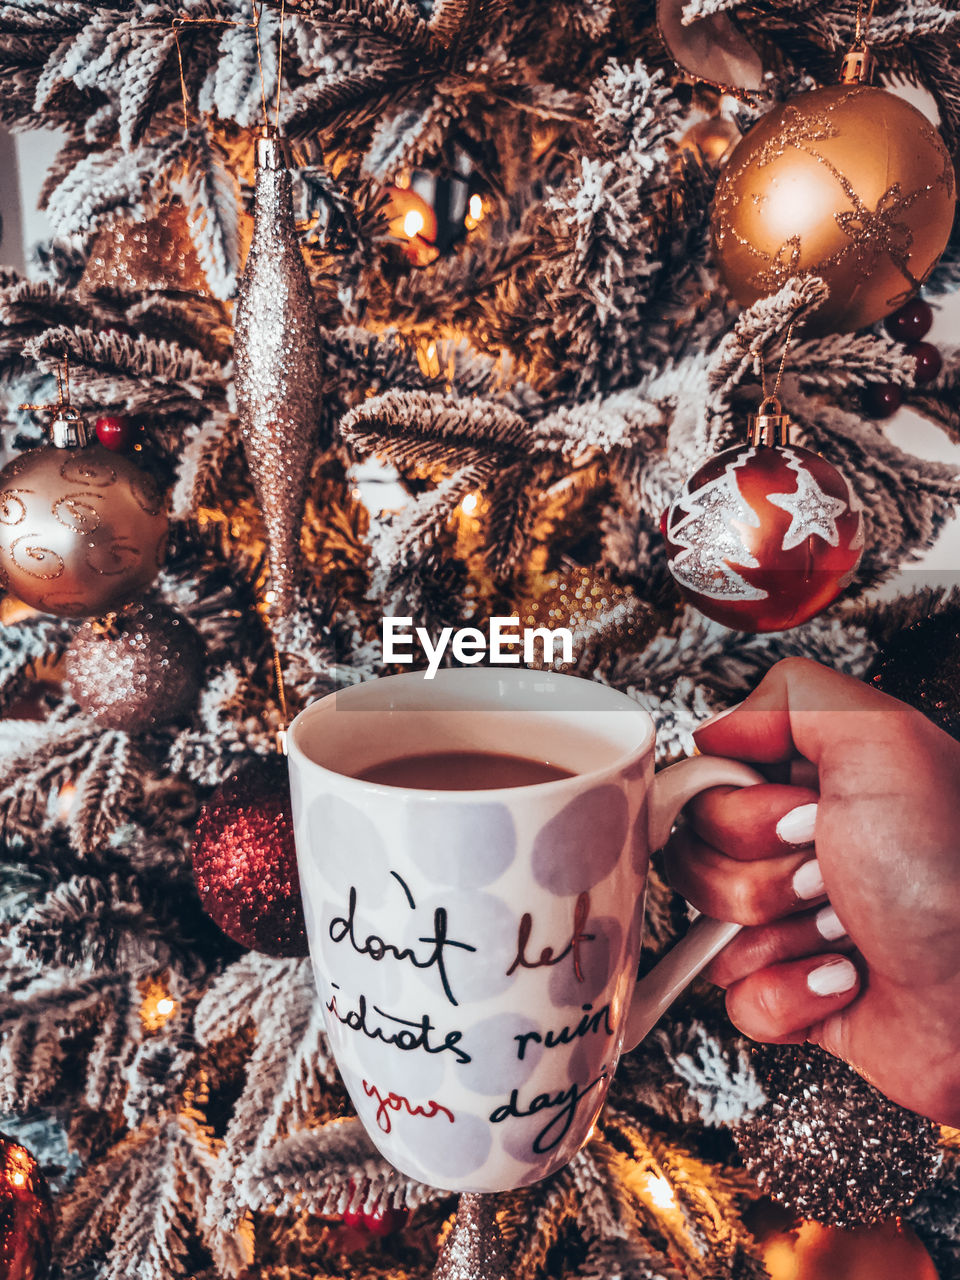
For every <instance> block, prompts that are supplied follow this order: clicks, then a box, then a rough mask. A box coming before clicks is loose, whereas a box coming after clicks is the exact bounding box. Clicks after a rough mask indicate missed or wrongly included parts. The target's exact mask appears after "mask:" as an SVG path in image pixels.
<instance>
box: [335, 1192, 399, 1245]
mask: <svg viewBox="0 0 960 1280" xmlns="http://www.w3.org/2000/svg"><path fill="white" fill-rule="evenodd" d="M365 1195H366V1192H365V1191H362V1192H358V1191H357V1187H356V1183H355V1182H354V1181H353V1179H352V1178H351V1179H350V1182H349V1183H348V1185H347V1208H346V1209H344V1211H343V1213H342V1214H341V1215H340V1219H341V1221H342V1222H343V1225H344V1226H345V1227H353V1228H354V1229H358V1228H359V1229H362V1230H365V1231H369V1232H370V1234H371V1235H373V1236H392V1235H393V1234H394V1233H395V1232H397V1231H401V1230H402V1229H403V1227H405V1226H406V1223H407V1219H408V1218H409V1217H410V1210H409V1209H404V1208H399V1209H396V1208H382V1209H370V1210H367V1209H365V1208H364V1196H365Z"/></svg>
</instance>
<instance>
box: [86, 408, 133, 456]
mask: <svg viewBox="0 0 960 1280" xmlns="http://www.w3.org/2000/svg"><path fill="white" fill-rule="evenodd" d="M94 430H95V431H96V433H97V439H98V440H99V441H100V443H101V444H102V445H103V447H104V448H105V449H110V450H111V451H112V452H113V453H126V452H127V450H128V449H129V448H130V443H131V441H132V439H133V431H132V429H131V427H130V421H129V419H128V418H121V417H117V416H115V415H113V414H106V415H105V416H104V417H102V418H98V419H97V421H96V423H95V424H94Z"/></svg>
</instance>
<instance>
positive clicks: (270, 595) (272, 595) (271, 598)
mask: <svg viewBox="0 0 960 1280" xmlns="http://www.w3.org/2000/svg"><path fill="white" fill-rule="evenodd" d="M263 598H264V600H266V602H267V604H273V603H274V602H275V601H276V598H277V593H276V592H275V591H274V590H272V589H270V590H268V591H265V592H264V593H263Z"/></svg>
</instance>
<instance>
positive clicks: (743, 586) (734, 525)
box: [668, 449, 767, 600]
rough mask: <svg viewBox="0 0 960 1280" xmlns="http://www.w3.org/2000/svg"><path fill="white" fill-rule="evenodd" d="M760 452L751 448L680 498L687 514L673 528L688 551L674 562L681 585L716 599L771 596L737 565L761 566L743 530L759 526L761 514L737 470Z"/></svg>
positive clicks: (672, 536) (674, 536) (674, 537)
mask: <svg viewBox="0 0 960 1280" xmlns="http://www.w3.org/2000/svg"><path fill="white" fill-rule="evenodd" d="M755 452H756V451H755V450H754V449H750V450H748V451H747V452H746V453H745V454H744V455H743V456H742V457H741V458H739V459H738V460H737V462H736V463H735V464H734V466H731V467H728V468H727V470H726V471H724V472H723V474H722V475H719V476H717V478H716V479H715V480H711V481H709V482H708V483H707V484H705V485H704V486H703V487H702V488H700V489H697V490H696V491H695V492H693V493H685V494H682V495H681V496H680V497H679V498H678V499H677V504H676V505H677V506H678V507H679V508H680V510H682V511H685V512H686V515H684V516H683V518H682V519H681V520H678V521H677V522H676V523H675V524H673V525H671V527H670V528H669V530H668V532H669V535H670V540H671V541H672V542H674V543H676V544H677V545H678V546H680V547H683V550H682V551H681V552H680V553H679V554H678V555H677V556H675V557H674V559H673V560H672V561H671V562H670V572H671V573H672V574H673V576H674V577H675V578H676V580H677V581H678V582H679V583H680V585H681V586H684V587H688V588H689V589H690V590H691V591H696V592H698V593H699V594H700V595H702V596H708V597H709V598H710V599H711V600H765V599H766V598H767V592H766V591H763V590H761V589H760V588H759V587H754V586H752V585H751V583H749V582H747V581H746V579H744V578H742V577H741V576H740V574H739V573H737V572H736V571H735V570H734V569H733V567H732V566H733V565H739V566H741V567H742V568H745V569H758V568H759V567H760V563H759V561H758V560H757V559H756V557H755V556H753V555H752V554H751V552H750V551H749V550H748V549H747V547H746V546H745V545H744V543H743V540H742V538H741V536H740V532H739V530H740V529H741V528H743V527H752V528H755V529H756V528H759V527H760V518H759V516H758V515H757V514H756V512H755V511H754V510H753V508H752V507H750V506H748V504H747V503H746V502H745V501H744V499H743V495H742V494H741V493H740V488H739V486H738V484H737V481H736V477H735V476H734V474H733V473H734V471H735V469H736V467H737V466H742V465H743V463H744V462H746V460H747V459H748V458H751V457H753V455H754V453H755Z"/></svg>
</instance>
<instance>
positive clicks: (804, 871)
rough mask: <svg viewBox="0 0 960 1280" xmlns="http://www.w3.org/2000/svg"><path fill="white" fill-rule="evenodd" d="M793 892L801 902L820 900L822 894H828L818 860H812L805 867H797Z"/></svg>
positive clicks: (794, 874)
mask: <svg viewBox="0 0 960 1280" xmlns="http://www.w3.org/2000/svg"><path fill="white" fill-rule="evenodd" d="M793 892H794V893H795V894H796V895H797V897H798V898H799V899H800V900H801V902H806V901H807V900H808V899H809V898H819V897H820V895H821V894H823V893H826V885H825V884H824V883H823V874H822V872H821V870H820V863H819V862H818V861H817V860H816V858H811V859H810V861H809V862H805V863H804V864H803V866H801V867H797V869H796V871H795V872H794V873H793Z"/></svg>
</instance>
